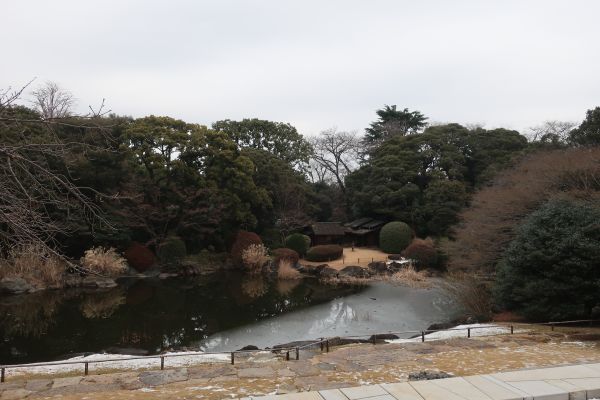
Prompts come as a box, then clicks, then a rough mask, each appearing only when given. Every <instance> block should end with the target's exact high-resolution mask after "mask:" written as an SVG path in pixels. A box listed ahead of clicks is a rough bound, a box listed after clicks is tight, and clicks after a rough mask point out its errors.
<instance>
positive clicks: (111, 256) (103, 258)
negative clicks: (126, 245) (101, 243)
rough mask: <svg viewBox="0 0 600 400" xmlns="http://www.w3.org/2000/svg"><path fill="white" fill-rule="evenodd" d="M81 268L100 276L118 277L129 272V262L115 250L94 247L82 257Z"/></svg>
mask: <svg viewBox="0 0 600 400" xmlns="http://www.w3.org/2000/svg"><path fill="white" fill-rule="evenodd" d="M80 262H81V266H82V267H83V268H85V269H87V270H88V271H91V272H95V273H98V274H100V275H107V276H117V275H120V274H122V273H123V272H125V271H126V270H127V262H126V261H125V259H124V258H123V257H121V255H120V254H117V252H116V251H115V249H114V248H112V247H111V248H109V249H105V248H104V247H93V248H91V249H89V250H86V251H85V253H84V254H83V257H81V260H80Z"/></svg>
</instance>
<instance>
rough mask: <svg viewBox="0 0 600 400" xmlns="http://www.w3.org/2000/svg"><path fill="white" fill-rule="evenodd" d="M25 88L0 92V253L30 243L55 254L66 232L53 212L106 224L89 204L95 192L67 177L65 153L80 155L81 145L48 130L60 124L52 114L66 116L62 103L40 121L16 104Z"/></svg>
mask: <svg viewBox="0 0 600 400" xmlns="http://www.w3.org/2000/svg"><path fill="white" fill-rule="evenodd" d="M28 85H29V84H28ZM28 85H25V86H24V87H22V88H20V89H18V90H14V91H13V90H12V89H11V88H8V89H6V90H0V253H4V254H6V252H7V251H9V250H10V249H11V248H13V247H15V246H23V245H36V246H41V248H43V249H45V250H47V251H48V252H49V253H51V254H55V255H59V254H58V252H57V250H56V248H57V246H56V245H57V243H56V242H55V240H56V237H57V235H59V234H60V235H67V234H69V228H68V225H67V224H66V223H65V222H64V221H61V220H60V219H59V218H56V216H55V215H56V214H59V215H60V213H61V212H62V213H63V215H68V214H69V213H74V212H78V213H83V214H84V215H85V216H86V217H88V218H89V220H91V221H96V222H98V221H102V222H106V221H105V220H104V218H103V217H102V212H101V210H100V208H99V206H98V205H97V204H96V203H95V202H94V197H97V196H101V194H100V193H97V192H95V191H93V190H92V189H90V188H82V187H78V186H77V185H76V184H75V183H74V180H73V179H71V177H70V174H69V168H68V165H69V160H70V158H71V155H72V154H73V153H74V152H75V151H78V152H81V151H85V150H86V144H84V143H73V142H69V143H65V142H63V141H61V140H60V139H59V138H58V135H56V134H55V132H53V131H51V130H50V129H48V127H49V126H55V125H57V124H59V125H60V124H63V122H61V121H60V118H59V117H58V116H59V115H63V116H65V115H68V104H67V103H68V99H66V98H65V101H62V105H61V106H59V107H58V108H57V109H54V110H48V112H49V114H48V116H49V118H46V117H42V118H40V116H38V115H37V114H35V113H33V112H32V111H31V110H28V109H26V108H24V107H21V106H19V105H18V102H19V100H20V98H21V95H22V94H23V92H24V91H25V90H26V88H27V86H28ZM59 97H60V96H59ZM48 104H57V103H56V101H55V100H51V101H49V103H48ZM94 114H95V115H96V116H98V115H101V114H102V112H101V111H98V112H97V113H94ZM64 125H67V126H73V123H72V122H71V121H70V122H68V123H67V122H65V123H64ZM75 126H78V127H86V128H87V126H86V125H85V124H82V125H78V124H77V125H75ZM0 255H1V254H0Z"/></svg>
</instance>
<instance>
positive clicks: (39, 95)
mask: <svg viewBox="0 0 600 400" xmlns="http://www.w3.org/2000/svg"><path fill="white" fill-rule="evenodd" d="M31 94H32V95H33V98H34V100H33V104H34V106H35V109H36V110H37V111H38V112H39V113H40V115H41V116H42V118H43V119H45V120H51V119H56V118H66V117H69V116H71V108H72V107H73V105H74V104H75V98H74V97H73V95H72V94H71V93H70V92H68V91H66V90H63V89H61V88H60V87H59V86H58V85H57V84H56V83H54V82H46V84H45V85H44V86H40V87H39V88H37V89H36V90H34V91H33V92H32V93H31Z"/></svg>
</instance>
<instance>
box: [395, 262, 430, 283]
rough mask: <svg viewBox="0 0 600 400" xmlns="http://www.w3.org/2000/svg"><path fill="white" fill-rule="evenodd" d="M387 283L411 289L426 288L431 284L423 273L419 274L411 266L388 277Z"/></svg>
mask: <svg viewBox="0 0 600 400" xmlns="http://www.w3.org/2000/svg"><path fill="white" fill-rule="evenodd" d="M388 281H389V282H392V283H398V284H401V285H405V286H408V287H412V288H428V287H431V283H430V282H429V280H428V279H427V276H426V275H425V274H424V273H423V271H421V272H419V271H417V270H416V269H415V267H413V266H412V265H408V266H406V267H404V268H402V269H400V270H399V271H398V272H395V273H394V274H392V275H390V276H389V280H388Z"/></svg>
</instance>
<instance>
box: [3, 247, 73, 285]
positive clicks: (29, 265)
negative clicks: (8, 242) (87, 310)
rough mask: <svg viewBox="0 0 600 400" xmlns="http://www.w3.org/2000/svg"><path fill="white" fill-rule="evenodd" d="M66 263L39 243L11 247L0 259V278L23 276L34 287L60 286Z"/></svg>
mask: <svg viewBox="0 0 600 400" xmlns="http://www.w3.org/2000/svg"><path fill="white" fill-rule="evenodd" d="M65 270H66V264H65V262H64V261H63V260H61V259H60V258H59V257H58V256H56V255H55V254H52V253H50V252H49V251H48V249H46V248H45V247H43V246H40V245H34V244H31V245H23V246H20V247H15V248H13V249H11V250H10V251H9V253H8V256H7V257H6V258H4V259H2V260H0V279H2V278H6V277H10V278H23V279H24V280H26V281H27V282H28V283H30V284H32V285H34V286H36V287H60V286H62V284H63V282H64V274H65Z"/></svg>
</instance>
